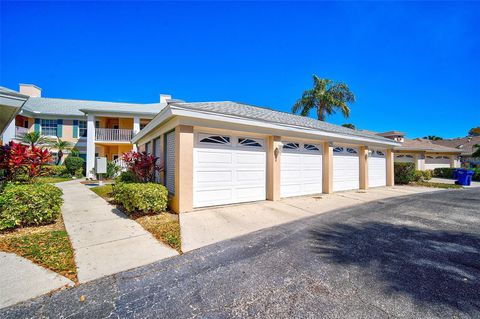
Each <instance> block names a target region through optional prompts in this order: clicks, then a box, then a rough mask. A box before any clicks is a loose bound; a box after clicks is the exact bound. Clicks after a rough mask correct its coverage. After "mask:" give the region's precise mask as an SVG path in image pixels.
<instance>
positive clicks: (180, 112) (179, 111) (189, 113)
mask: <svg viewBox="0 0 480 319" xmlns="http://www.w3.org/2000/svg"><path fill="white" fill-rule="evenodd" d="M171 109H172V114H173V115H176V116H185V117H192V118H201V119H207V120H213V121H221V122H231V123H234V124H243V125H248V126H255V127H265V128H269V129H273V130H282V131H292V132H297V133H304V134H309V135H315V136H318V137H321V138H323V139H327V140H328V139H329V138H331V139H340V140H351V141H357V142H365V143H372V144H376V145H387V146H393V147H395V146H400V145H401V143H398V142H395V141H393V140H392V141H382V140H378V139H374V138H368V137H361V136H355V135H344V134H338V133H332V132H326V131H321V130H318V129H310V128H305V127H299V126H294V125H288V124H280V123H271V122H265V121H259V120H252V119H245V118H241V117H235V116H229V115H220V114H217V113H211V112H204V111H198V110H187V109H184V108H178V107H171Z"/></svg>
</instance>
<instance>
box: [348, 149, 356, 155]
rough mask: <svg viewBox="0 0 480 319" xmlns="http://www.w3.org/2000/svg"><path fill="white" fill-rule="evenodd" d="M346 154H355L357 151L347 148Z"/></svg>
mask: <svg viewBox="0 0 480 319" xmlns="http://www.w3.org/2000/svg"><path fill="white" fill-rule="evenodd" d="M347 152H348V153H350V154H357V153H358V152H357V150H355V149H353V148H347Z"/></svg>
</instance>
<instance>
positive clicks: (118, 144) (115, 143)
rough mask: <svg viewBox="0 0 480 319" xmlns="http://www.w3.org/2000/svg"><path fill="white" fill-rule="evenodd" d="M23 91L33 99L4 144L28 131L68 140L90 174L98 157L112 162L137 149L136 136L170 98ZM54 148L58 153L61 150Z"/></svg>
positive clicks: (22, 86) (23, 88)
mask: <svg viewBox="0 0 480 319" xmlns="http://www.w3.org/2000/svg"><path fill="white" fill-rule="evenodd" d="M19 93H21V94H24V95H27V96H29V99H28V101H27V102H26V103H25V104H24V106H23V108H22V110H21V111H20V113H19V114H18V115H17V116H16V118H15V120H14V121H12V122H11V123H10V127H9V128H7V129H6V131H5V133H4V134H3V139H2V140H3V143H8V142H9V141H10V140H16V141H20V139H21V137H22V135H23V134H25V133H27V132H39V133H41V135H43V136H45V137H47V138H51V139H55V138H60V139H62V140H64V141H68V142H70V143H72V145H73V146H74V147H76V148H77V149H78V150H79V152H80V156H81V157H82V158H83V159H85V161H86V167H87V176H89V177H91V176H92V174H91V173H90V172H91V170H92V169H93V168H94V161H95V157H96V156H105V157H107V159H108V160H110V161H112V160H117V159H119V158H120V156H121V155H122V154H123V153H125V152H128V151H130V150H132V149H134V145H133V144H132V143H131V140H132V137H133V136H134V135H135V134H136V133H138V132H139V131H140V129H141V128H143V127H144V126H145V125H147V124H148V122H150V120H151V119H152V118H153V117H154V116H155V115H156V114H158V113H159V112H160V110H162V109H163V108H164V107H165V106H166V103H167V101H168V100H169V99H170V96H169V95H164V94H162V95H160V101H159V103H149V104H134V103H123V102H103V101H87V100H74V99H60V98H45V97H42V90H41V89H40V88H39V87H37V86H35V85H33V84H20V89H19ZM51 151H52V153H53V154H54V156H56V152H57V150H55V149H51Z"/></svg>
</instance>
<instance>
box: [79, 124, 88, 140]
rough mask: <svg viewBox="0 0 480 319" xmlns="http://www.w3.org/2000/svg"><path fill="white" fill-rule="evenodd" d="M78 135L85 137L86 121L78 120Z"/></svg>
mask: <svg viewBox="0 0 480 319" xmlns="http://www.w3.org/2000/svg"><path fill="white" fill-rule="evenodd" d="M78 136H79V137H87V121H78Z"/></svg>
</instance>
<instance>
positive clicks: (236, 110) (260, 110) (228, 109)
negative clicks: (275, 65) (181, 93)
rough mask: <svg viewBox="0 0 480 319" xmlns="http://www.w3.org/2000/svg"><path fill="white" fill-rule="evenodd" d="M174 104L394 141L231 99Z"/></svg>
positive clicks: (199, 109)
mask: <svg viewBox="0 0 480 319" xmlns="http://www.w3.org/2000/svg"><path fill="white" fill-rule="evenodd" d="M171 105H172V106H179V107H183V108H187V109H192V110H198V111H206V112H213V113H219V114H225V115H231V116H238V117H244V118H248V119H255V120H261V121H265V122H272V123H278V124H288V125H294V126H300V127H305V128H312V129H318V130H321V131H325V132H330V133H337V134H343V135H354V136H358V137H363V138H371V139H374V140H378V141H381V142H389V143H394V141H392V140H391V139H387V138H384V137H381V136H378V135H375V134H371V133H368V132H363V131H358V130H353V129H350V128H347V127H343V126H340V125H335V124H331V123H327V122H322V121H319V120H315V119H313V118H310V117H304V116H299V115H294V114H290V113H286V112H280V111H276V110H272V109H269V108H265V107H258V106H253V105H248V104H244V103H237V102H231V101H222V102H195V103H172V104H171Z"/></svg>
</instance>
